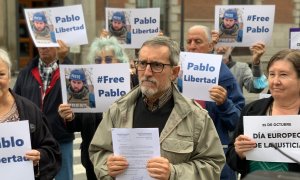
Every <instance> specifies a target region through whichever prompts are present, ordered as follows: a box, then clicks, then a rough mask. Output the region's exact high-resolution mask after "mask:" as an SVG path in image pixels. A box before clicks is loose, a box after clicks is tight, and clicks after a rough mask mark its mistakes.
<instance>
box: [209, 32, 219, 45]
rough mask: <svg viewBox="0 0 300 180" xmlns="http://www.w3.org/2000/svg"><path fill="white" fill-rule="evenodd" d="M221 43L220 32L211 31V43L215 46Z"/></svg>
mask: <svg viewBox="0 0 300 180" xmlns="http://www.w3.org/2000/svg"><path fill="white" fill-rule="evenodd" d="M218 41H219V32H218V31H216V30H212V31H211V43H212V45H213V46H215V45H216V44H217V43H218Z"/></svg>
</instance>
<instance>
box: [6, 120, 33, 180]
mask: <svg viewBox="0 0 300 180" xmlns="http://www.w3.org/2000/svg"><path fill="white" fill-rule="evenodd" d="M0 138H1V141H0V155H1V158H0V175H1V179H24V180H34V171H33V164H32V161H29V160H27V159H26V158H25V153H26V152H27V151H29V150H31V140H30V134H29V125H28V121H27V120H26V121H25V120H24V121H17V122H6V123H0Z"/></svg>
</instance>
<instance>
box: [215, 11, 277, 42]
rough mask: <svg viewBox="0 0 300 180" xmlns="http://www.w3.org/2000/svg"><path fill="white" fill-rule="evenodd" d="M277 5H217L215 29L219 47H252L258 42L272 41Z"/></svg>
mask: <svg viewBox="0 0 300 180" xmlns="http://www.w3.org/2000/svg"><path fill="white" fill-rule="evenodd" d="M274 14H275V5H243V6H242V5H217V6H215V29H216V30H217V31H218V32H219V35H220V36H219V41H218V44H217V45H221V46H222V45H223V46H224V45H227V46H240V47H242V46H252V45H253V44H254V43H256V42H258V41H262V42H264V43H265V44H267V43H268V42H270V41H271V38H272V32H273V25H274Z"/></svg>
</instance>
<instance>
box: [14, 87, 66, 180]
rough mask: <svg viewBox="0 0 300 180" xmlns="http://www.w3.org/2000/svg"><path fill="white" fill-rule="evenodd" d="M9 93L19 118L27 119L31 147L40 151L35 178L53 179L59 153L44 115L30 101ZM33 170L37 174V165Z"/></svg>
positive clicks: (59, 161) (59, 162)
mask: <svg viewBox="0 0 300 180" xmlns="http://www.w3.org/2000/svg"><path fill="white" fill-rule="evenodd" d="M11 93H12V95H13V96H14V99H15V101H16V105H17V109H18V113H19V117H20V120H29V127H30V138H31V147H32V149H36V150H38V151H39V152H40V153H41V159H40V163H39V174H40V176H38V177H36V179H39V180H48V179H49V180H50V179H53V178H54V176H55V175H56V173H57V172H58V170H59V169H60V166H61V154H60V150H59V145H58V143H57V141H56V140H55V139H54V137H53V136H52V134H51V132H50V131H49V129H48V126H47V120H46V117H45V115H43V113H42V112H41V111H40V110H39V109H38V107H37V106H36V105H34V104H33V103H32V102H31V101H29V100H28V99H26V98H23V97H21V96H18V95H17V94H15V93H13V92H11ZM34 170H35V174H37V173H38V172H37V171H38V169H37V166H35V169H34Z"/></svg>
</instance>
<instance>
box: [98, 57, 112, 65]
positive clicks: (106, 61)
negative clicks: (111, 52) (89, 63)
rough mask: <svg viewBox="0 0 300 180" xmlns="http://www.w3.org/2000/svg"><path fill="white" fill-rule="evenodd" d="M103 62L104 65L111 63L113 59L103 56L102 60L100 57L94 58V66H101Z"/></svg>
mask: <svg viewBox="0 0 300 180" xmlns="http://www.w3.org/2000/svg"><path fill="white" fill-rule="evenodd" d="M103 60H104V62H105V63H106V64H110V63H112V60H113V57H111V56H105V57H104V59H103V58H102V57H101V56H98V57H96V58H95V63H96V64H102V63H103Z"/></svg>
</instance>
